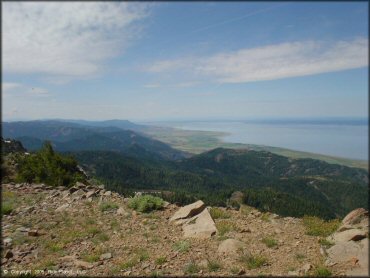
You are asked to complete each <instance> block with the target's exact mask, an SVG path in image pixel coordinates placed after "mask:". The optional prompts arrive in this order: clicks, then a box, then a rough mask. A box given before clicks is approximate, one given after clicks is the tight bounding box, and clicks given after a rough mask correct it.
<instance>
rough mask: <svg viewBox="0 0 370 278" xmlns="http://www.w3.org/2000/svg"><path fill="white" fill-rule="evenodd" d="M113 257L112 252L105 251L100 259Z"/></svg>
mask: <svg viewBox="0 0 370 278" xmlns="http://www.w3.org/2000/svg"><path fill="white" fill-rule="evenodd" d="M111 258H112V253H105V254H102V255H101V256H100V260H109V259H111Z"/></svg>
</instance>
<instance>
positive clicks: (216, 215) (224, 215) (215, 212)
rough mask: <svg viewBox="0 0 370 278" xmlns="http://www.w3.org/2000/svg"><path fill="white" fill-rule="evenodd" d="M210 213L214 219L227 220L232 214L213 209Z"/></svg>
mask: <svg viewBox="0 0 370 278" xmlns="http://www.w3.org/2000/svg"><path fill="white" fill-rule="evenodd" d="M209 212H210V214H211V216H212V218H213V219H219V218H221V219H226V218H230V217H231V215H230V213H227V212H226V211H224V210H222V209H220V208H211V209H210V211H209Z"/></svg>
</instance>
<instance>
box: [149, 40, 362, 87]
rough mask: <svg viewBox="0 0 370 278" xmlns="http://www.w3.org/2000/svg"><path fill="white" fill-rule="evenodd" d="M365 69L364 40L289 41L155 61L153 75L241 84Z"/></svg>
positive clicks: (152, 66) (151, 69)
mask: <svg viewBox="0 0 370 278" xmlns="http://www.w3.org/2000/svg"><path fill="white" fill-rule="evenodd" d="M366 66H368V40H367V39H365V38H357V39H354V40H351V41H339V42H335V43H331V44H330V43H325V42H317V41H305V42H290V43H282V44H276V45H268V46H264V47H257V48H250V49H241V50H239V51H234V52H228V53H220V54H216V55H214V56H211V57H197V58H192V59H174V60H167V61H159V62H157V63H154V64H152V65H151V66H150V67H148V68H147V71H149V72H153V73H163V72H176V71H177V72H178V71H187V72H191V74H193V75H194V76H198V77H199V76H202V77H206V78H209V79H211V80H212V81H216V82H221V83H245V82H253V81H261V80H275V79H281V78H288V77H296V76H305V75H313V74H318V73H325V72H333V71H341V70H347V69H354V68H360V67H366Z"/></svg>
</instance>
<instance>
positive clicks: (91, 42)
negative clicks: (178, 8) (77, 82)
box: [2, 2, 147, 80]
mask: <svg viewBox="0 0 370 278" xmlns="http://www.w3.org/2000/svg"><path fill="white" fill-rule="evenodd" d="M145 7H146V5H145V4H143V5H142V4H137V3H123V2H122V3H117V2H115V3H103V2H99V3H98V2H94V3H92V2H91V3H82V2H67V3H61V2H51V3H50V2H33V3H26V2H13V3H11V2H6V3H4V4H3V11H2V18H3V34H2V35H3V37H2V41H3V56H2V57H3V69H4V72H11V73H43V74H46V75H49V76H51V77H54V79H55V77H60V78H62V79H63V80H65V79H70V78H87V77H91V76H95V75H97V74H99V73H100V72H101V71H102V69H103V67H104V63H105V62H106V60H107V59H109V58H112V57H114V56H115V55H118V54H120V53H122V51H123V50H124V49H125V48H126V47H127V46H128V45H129V44H130V43H131V42H132V40H133V39H135V31H137V29H133V28H134V26H132V25H133V23H134V22H137V21H138V20H140V19H142V18H143V17H145V16H146V15H147V9H146V8H145Z"/></svg>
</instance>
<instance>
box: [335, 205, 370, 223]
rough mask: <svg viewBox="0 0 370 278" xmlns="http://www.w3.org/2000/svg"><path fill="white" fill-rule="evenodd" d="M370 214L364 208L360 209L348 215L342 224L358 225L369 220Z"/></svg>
mask: <svg viewBox="0 0 370 278" xmlns="http://www.w3.org/2000/svg"><path fill="white" fill-rule="evenodd" d="M368 217H369V212H368V211H367V210H366V209H364V208H358V209H355V210H353V211H351V212H350V213H348V214H347V215H346V217H344V218H343V220H342V223H343V225H356V224H359V223H360V222H362V220H364V219H368Z"/></svg>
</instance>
